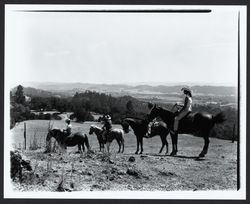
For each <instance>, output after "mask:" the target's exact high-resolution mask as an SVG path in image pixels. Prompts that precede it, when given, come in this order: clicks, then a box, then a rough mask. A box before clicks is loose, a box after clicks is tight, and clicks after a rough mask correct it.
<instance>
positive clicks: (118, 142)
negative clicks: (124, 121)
mask: <svg viewBox="0 0 250 204" xmlns="http://www.w3.org/2000/svg"><path fill="white" fill-rule="evenodd" d="M116 141H117V144H118V145H119V150H118V152H117V153H120V151H121V143H120V141H119V140H118V139H117V138H116Z"/></svg>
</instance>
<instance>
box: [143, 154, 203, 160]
mask: <svg viewBox="0 0 250 204" xmlns="http://www.w3.org/2000/svg"><path fill="white" fill-rule="evenodd" d="M146 155H147V156H154V157H176V158H181V159H193V160H195V161H204V160H206V159H205V158H201V157H197V156H184V155H176V156H171V155H161V154H146Z"/></svg>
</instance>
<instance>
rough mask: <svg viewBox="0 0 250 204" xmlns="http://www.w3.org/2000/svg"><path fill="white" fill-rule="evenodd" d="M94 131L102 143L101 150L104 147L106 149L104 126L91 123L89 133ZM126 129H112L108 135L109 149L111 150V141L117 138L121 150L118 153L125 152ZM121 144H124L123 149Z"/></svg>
mask: <svg viewBox="0 0 250 204" xmlns="http://www.w3.org/2000/svg"><path fill="white" fill-rule="evenodd" d="M93 133H95V134H96V136H97V140H98V142H99V145H100V151H101V149H102V148H103V149H104V144H105V141H104V140H103V138H102V134H103V130H102V128H100V127H98V126H96V125H91V126H90V129H89V134H90V135H92V134H93ZM123 136H124V131H123V130H122V129H118V128H115V129H111V131H110V132H109V133H108V135H107V151H108V152H109V149H110V144H111V142H112V141H113V140H114V139H116V141H117V143H118V145H119V150H118V153H120V152H121V153H123V152H124V137H123ZM121 146H122V151H121Z"/></svg>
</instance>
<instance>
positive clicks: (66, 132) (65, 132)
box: [63, 118, 72, 136]
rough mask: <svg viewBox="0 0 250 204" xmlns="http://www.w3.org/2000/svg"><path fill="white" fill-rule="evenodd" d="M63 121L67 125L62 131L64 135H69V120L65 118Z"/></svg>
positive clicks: (70, 128) (70, 127)
mask: <svg viewBox="0 0 250 204" xmlns="http://www.w3.org/2000/svg"><path fill="white" fill-rule="evenodd" d="M65 122H66V123H67V125H66V128H65V129H63V133H64V134H65V136H69V135H70V134H71V133H72V125H71V124H70V122H71V120H70V119H69V118H67V119H66V120H65Z"/></svg>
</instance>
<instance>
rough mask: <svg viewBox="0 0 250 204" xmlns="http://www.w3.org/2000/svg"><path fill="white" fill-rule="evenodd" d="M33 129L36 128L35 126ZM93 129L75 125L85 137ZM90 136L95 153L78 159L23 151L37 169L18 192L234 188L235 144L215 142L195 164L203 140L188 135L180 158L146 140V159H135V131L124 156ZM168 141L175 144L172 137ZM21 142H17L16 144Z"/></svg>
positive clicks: (70, 152)
mask: <svg viewBox="0 0 250 204" xmlns="http://www.w3.org/2000/svg"><path fill="white" fill-rule="evenodd" d="M33 124H34V125H35V124H36V123H35V122H34V121H33ZM44 124H45V123H44ZM40 125H41V124H40ZM54 126H55V125H54ZM89 126H90V123H85V124H73V127H74V128H75V130H79V129H80V130H82V131H83V132H84V133H88V128H89ZM29 127H31V126H29ZM44 127H45V126H44ZM116 127H119V126H116ZM45 128H46V127H45ZM78 128H79V129H78ZM13 133H14V135H13V137H14V138H15V137H18V130H17V129H14V131H13ZM27 133H28V131H27ZM37 135H40V136H43V139H44V138H45V136H46V134H39V131H38V133H37ZM88 137H89V142H90V144H91V146H92V150H94V151H93V152H85V153H83V154H75V152H76V150H77V147H72V148H68V149H67V153H60V152H56V153H49V154H44V153H43V149H37V150H27V151H24V152H23V153H24V154H25V156H26V157H27V158H28V159H30V160H31V164H32V167H33V169H35V170H34V172H33V177H31V180H32V182H27V183H26V182H23V183H22V184H17V183H13V187H14V189H16V190H18V191H27V190H38V191H58V189H59V190H60V189H61V190H64V191H103V190H105V191H106V190H114V191H123V190H139V191H141V190H147V191H172V190H191V191H196V190H229V189H230V190H231V189H234V190H235V189H236V185H237V142H235V143H231V141H226V140H219V139H216V138H211V140H210V141H211V143H210V148H209V152H208V154H207V156H206V158H205V159H202V160H196V159H195V157H196V156H197V155H198V154H199V153H200V151H201V149H202V146H203V139H202V138H198V137H193V136H189V135H180V136H179V152H178V156H177V157H171V156H169V155H164V154H162V155H159V154H157V152H158V151H159V149H160V147H161V142H160V138H159V137H155V138H151V139H144V155H134V152H135V150H136V139H135V136H134V135H133V133H132V132H130V133H129V134H127V135H125V152H124V154H117V153H116V152H117V149H118V145H117V144H116V142H115V141H114V142H113V143H112V144H111V154H107V153H101V152H99V144H98V141H97V139H96V137H95V136H93V135H88ZM168 141H169V143H170V144H171V142H170V137H169V138H168ZM18 142H19V141H18V140H17V145H18ZM170 150H171V145H170ZM163 152H165V151H163ZM131 156H133V157H134V158H135V161H134V162H133V160H130V161H129V158H130V157H131ZM34 167H35V168H34Z"/></svg>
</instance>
